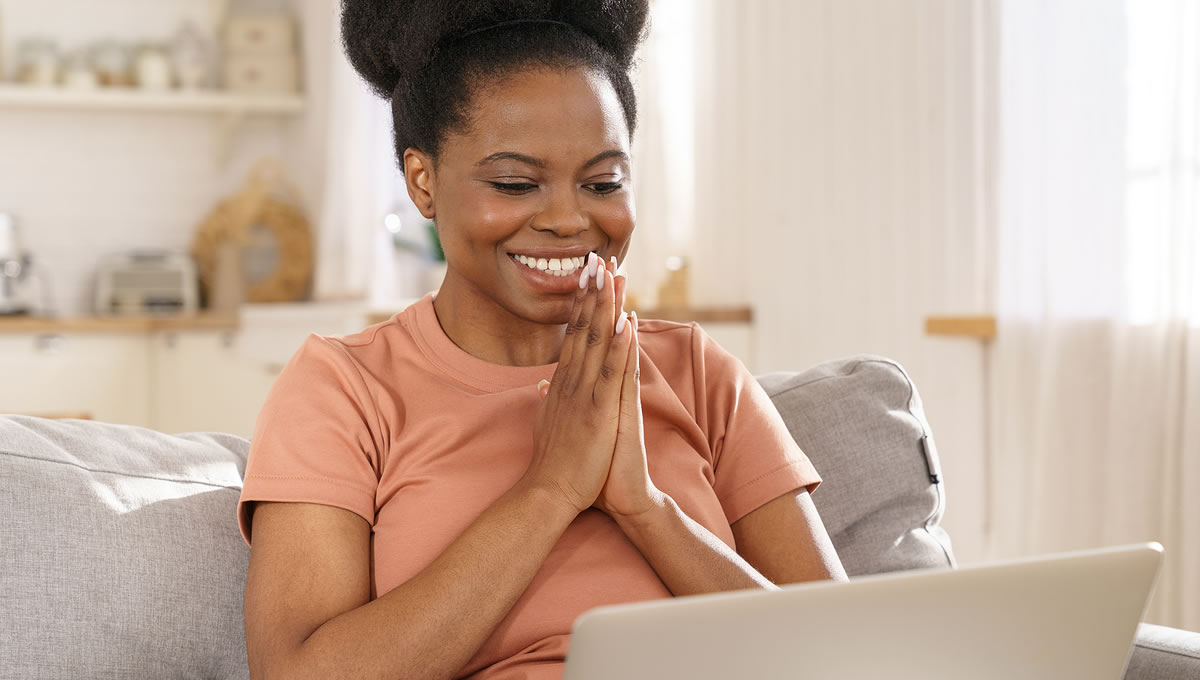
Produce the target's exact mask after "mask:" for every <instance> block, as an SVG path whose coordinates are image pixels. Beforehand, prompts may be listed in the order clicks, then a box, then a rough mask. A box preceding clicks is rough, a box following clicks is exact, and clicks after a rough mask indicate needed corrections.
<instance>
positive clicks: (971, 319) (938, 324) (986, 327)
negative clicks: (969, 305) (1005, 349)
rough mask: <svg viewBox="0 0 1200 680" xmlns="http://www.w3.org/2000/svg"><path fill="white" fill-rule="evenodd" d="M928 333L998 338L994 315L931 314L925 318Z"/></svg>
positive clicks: (961, 336)
mask: <svg viewBox="0 0 1200 680" xmlns="http://www.w3.org/2000/svg"><path fill="white" fill-rule="evenodd" d="M925 334H926V335H944V336H952V337H959V338H973V339H975V340H983V341H988V340H994V339H995V338H996V317H994V316H985V315H980V316H931V317H929V318H927V319H925Z"/></svg>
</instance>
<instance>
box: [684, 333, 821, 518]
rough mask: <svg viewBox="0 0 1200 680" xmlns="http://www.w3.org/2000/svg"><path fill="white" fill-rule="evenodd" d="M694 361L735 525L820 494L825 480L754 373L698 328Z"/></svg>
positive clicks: (721, 491)
mask: <svg viewBox="0 0 1200 680" xmlns="http://www.w3.org/2000/svg"><path fill="white" fill-rule="evenodd" d="M692 357H693V359H692V360H693V362H694V363H695V366H694V367H693V370H694V371H695V376H696V378H697V385H698V387H700V388H701V389H702V390H703V395H702V396H703V399H704V402H703V403H704V409H705V413H704V419H705V421H706V424H707V428H706V430H707V433H708V440H709V445H710V446H711V449H712V466H713V477H714V481H713V490H714V491H715V492H716V495H717V499H718V500H719V501H720V502H721V506H722V508H723V509H724V510H725V517H726V519H728V520H729V523H730V524H733V523H734V522H736V521H738V520H739V519H741V518H742V517H745V516H746V515H748V514H750V513H751V512H752V511H754V510H756V509H758V508H759V507H762V506H763V505H765V504H767V503H769V502H770V501H772V500H774V499H776V498H778V497H779V496H782V495H783V494H785V493H788V492H791V491H795V490H797V489H799V488H801V487H805V488H807V490H808V491H810V492H811V491H813V490H815V489H816V488H817V485H819V484H820V483H821V477H820V476H819V475H818V474H817V471H816V469H815V468H814V467H813V465H812V463H811V462H810V461H809V460H808V456H806V455H805V454H804V452H803V451H801V450H800V447H799V446H798V445H797V444H796V440H794V439H793V438H792V435H791V433H790V432H788V429H787V426H786V425H785V424H784V422H783V418H782V417H781V416H780V415H779V411H777V410H776V409H775V405H774V404H773V403H772V402H771V398H770V397H768V396H767V393H766V392H765V391H764V390H763V388H762V386H761V385H759V384H758V380H756V379H755V378H754V376H753V375H752V374H751V373H750V371H749V369H747V368H746V367H745V365H743V364H742V362H741V361H739V360H738V358H737V357H735V356H733V355H732V354H730V353H729V352H728V351H727V350H726V349H725V348H723V347H721V346H720V345H718V344H717V343H716V341H715V340H713V339H712V338H711V337H709V335H708V334H707V333H705V332H704V329H702V328H701V327H700V326H699V325H696V324H692Z"/></svg>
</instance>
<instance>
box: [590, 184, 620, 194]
mask: <svg viewBox="0 0 1200 680" xmlns="http://www.w3.org/2000/svg"><path fill="white" fill-rule="evenodd" d="M588 186H590V187H592V191H594V192H596V193H598V194H611V193H612V192H614V191H616V190H617V189H620V188H621V183H620V182H600V183H599V184H589V185H588Z"/></svg>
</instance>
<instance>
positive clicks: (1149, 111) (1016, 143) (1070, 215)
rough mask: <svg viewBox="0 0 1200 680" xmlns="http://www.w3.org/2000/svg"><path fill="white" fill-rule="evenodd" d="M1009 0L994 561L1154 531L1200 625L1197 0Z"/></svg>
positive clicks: (1003, 50)
mask: <svg viewBox="0 0 1200 680" xmlns="http://www.w3.org/2000/svg"><path fill="white" fill-rule="evenodd" d="M999 7H1000V17H999V18H1000V50H999V74H1000V93H999V95H1000V106H1001V113H1000V116H999V120H1000V131H999V143H998V148H999V156H1000V157H999V168H998V174H999V186H998V191H997V214H996V219H997V227H998V228H997V229H996V234H997V240H998V244H997V245H998V248H997V253H998V257H997V279H996V286H997V288H996V306H997V316H998V320H999V324H1000V332H999V335H998V338H997V341H996V343H995V346H994V351H993V353H992V365H991V375H992V376H993V382H992V386H991V395H992V404H993V406H992V409H993V413H992V418H993V420H992V422H993V427H992V432H993V435H992V436H993V441H992V444H993V445H992V448H991V454H990V460H989V461H988V466H989V468H990V469H989V474H988V479H989V499H988V504H989V517H990V525H991V526H990V532H989V537H990V551H991V553H992V556H993V557H1003V556H1009V555H1019V554H1031V553H1042V552H1052V551H1059V550H1067V549H1075V548H1085V547H1097V546H1105V545H1114V544H1119V543H1126V542H1135V541H1146V540H1157V541H1159V542H1161V543H1162V544H1163V545H1164V547H1165V558H1166V559H1165V562H1164V568H1163V570H1162V571H1161V572H1160V574H1159V579H1158V583H1157V586H1156V590H1155V595H1154V598H1153V600H1152V604H1151V607H1150V610H1149V611H1148V613H1147V618H1146V620H1148V621H1151V622H1156V623H1162V624H1167V625H1175V626H1182V627H1185V628H1189V629H1197V628H1200V496H1198V495H1197V493H1196V492H1197V490H1200V212H1198V211H1197V209H1198V207H1200V153H1198V152H1200V145H1198V142H1200V86H1198V83H1200V53H1198V52H1197V42H1198V40H1197V39H1198V38H1200V4H1198V3H1194V2H1191V1H1190V0H1129V2H1123V1H1121V0H1012V1H1008V2H1002V3H1000V5H999Z"/></svg>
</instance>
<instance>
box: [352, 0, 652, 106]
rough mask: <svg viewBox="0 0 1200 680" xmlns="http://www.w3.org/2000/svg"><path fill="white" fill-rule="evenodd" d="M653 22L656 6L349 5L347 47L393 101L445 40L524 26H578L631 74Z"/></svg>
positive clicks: (355, 0)
mask: <svg viewBox="0 0 1200 680" xmlns="http://www.w3.org/2000/svg"><path fill="white" fill-rule="evenodd" d="M648 15H649V2H648V0H592V1H591V2H584V1H582V0H476V1H475V2H463V1H461V0H459V1H455V0H423V1H422V0H344V1H343V3H342V44H343V47H344V49H345V51H346V55H347V57H348V58H349V59H350V63H351V64H352V65H353V66H354V68H355V70H357V71H358V73H359V75H361V76H362V77H363V79H364V80H366V81H367V83H369V84H370V85H371V88H372V89H373V90H375V92H376V93H377V94H379V95H380V96H381V97H391V96H392V93H393V92H394V91H395V89H396V86H397V84H398V83H399V82H400V81H401V80H403V79H405V78H408V77H410V76H411V75H413V74H415V73H417V72H419V71H420V70H421V69H423V68H425V67H426V66H427V65H428V64H429V61H430V59H432V57H433V55H435V54H436V53H437V49H438V47H439V45H440V44H441V43H443V42H444V41H446V40H449V39H453V38H454V37H455V36H459V35H462V34H464V33H466V32H468V31H471V30H475V29H478V28H483V27H485V26H490V25H492V24H497V23H500V22H502V21H512V20H516V19H553V20H556V21H561V22H563V23H567V24H571V25H572V26H575V27H576V28H578V29H579V30H581V31H582V32H583V33H584V34H586V35H588V36H589V37H591V38H592V39H593V40H594V41H595V42H596V44H597V45H599V46H600V48H601V49H603V50H605V51H606V52H608V53H609V54H611V55H612V56H613V58H614V60H615V61H616V62H617V64H619V65H620V67H621V68H622V69H625V70H628V69H629V67H630V66H631V65H632V63H633V55H634V52H635V51H636V49H637V46H638V43H639V42H640V41H641V39H642V37H643V33H644V31H645V30H646V24H647V17H648Z"/></svg>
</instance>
